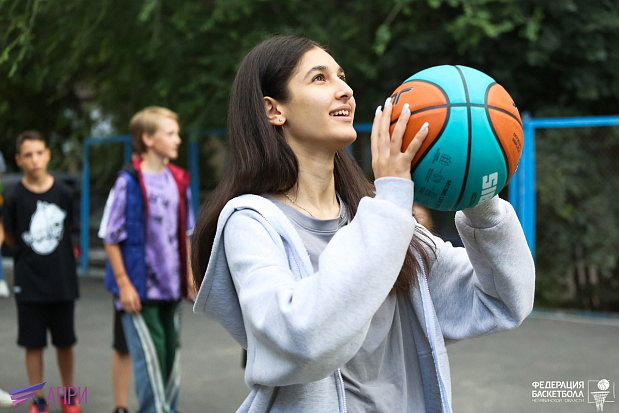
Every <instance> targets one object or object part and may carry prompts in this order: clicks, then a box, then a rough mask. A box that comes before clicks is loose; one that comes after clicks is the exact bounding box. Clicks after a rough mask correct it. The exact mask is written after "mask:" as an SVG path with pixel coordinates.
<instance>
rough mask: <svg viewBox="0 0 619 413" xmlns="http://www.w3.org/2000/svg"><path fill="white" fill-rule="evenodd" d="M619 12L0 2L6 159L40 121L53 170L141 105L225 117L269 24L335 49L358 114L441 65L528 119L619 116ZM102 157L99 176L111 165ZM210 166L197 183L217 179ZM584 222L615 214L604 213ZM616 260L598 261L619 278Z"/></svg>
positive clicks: (1, 140)
mask: <svg viewBox="0 0 619 413" xmlns="http://www.w3.org/2000/svg"><path fill="white" fill-rule="evenodd" d="M617 10H619V0H592V1H587V2H576V1H575V0H566V1H562V2H557V1H553V0H357V1H345V0H315V1H312V2H308V1H300V0H289V1H287V2H276V1H269V0H202V1H197V0H187V1H182V2H178V1H174V0H135V1H129V2H127V1H122V0H99V1H96V2H87V1H84V0H63V1H45V0H0V50H1V53H0V149H1V150H3V152H4V153H5V155H6V158H7V159H9V160H10V159H11V158H12V156H11V155H12V154H13V152H14V148H13V144H12V142H13V141H14V139H15V137H16V135H17V134H18V133H19V132H20V131H21V130H24V129H29V128H37V129H39V130H41V131H42V132H43V133H44V135H46V136H48V137H49V138H50V146H51V147H52V150H53V151H54V153H55V155H56V156H54V157H53V162H54V163H53V164H52V165H51V166H52V168H53V169H62V170H65V169H69V170H71V171H72V172H77V171H78V170H79V169H80V168H81V161H82V160H81V157H80V156H81V153H80V148H81V142H82V141H83V139H85V138H86V137H88V136H90V135H91V134H92V133H93V130H95V129H96V127H97V125H101V124H102V123H103V124H105V123H106V122H109V125H110V127H109V128H108V129H109V132H110V133H125V132H126V129H127V123H128V121H129V118H130V116H131V115H132V114H133V113H134V112H135V111H136V110H138V109H140V108H142V107H144V106H148V105H162V106H167V107H170V108H172V109H173V110H175V111H176V112H178V113H179V115H180V118H181V120H182V126H183V131H187V130H191V129H194V130H204V129H208V128H213V127H220V128H221V127H224V126H225V121H226V114H227V100H228V99H227V96H228V92H229V88H230V85H231V83H232V79H233V76H234V73H235V69H236V67H237V66H238V64H239V62H240V60H241V58H242V56H244V54H245V53H246V52H247V51H248V50H249V49H250V48H251V47H252V46H254V45H255V44H256V43H258V42H259V41H260V40H262V39H264V38H266V37H268V36H270V35H272V34H274V33H282V34H298V35H303V36H307V37H310V38H313V39H315V40H317V41H318V42H320V43H323V44H325V45H327V46H328V47H329V48H330V50H331V51H332V53H333V55H334V56H335V57H336V59H337V60H338V62H339V63H340V64H341V65H342V66H343V67H344V68H345V69H346V72H347V77H348V79H349V80H350V83H351V85H352V87H353V89H354V91H355V96H356V98H357V103H358V109H357V114H356V121H357V122H369V121H371V119H372V116H373V113H374V108H375V107H376V106H377V105H379V104H382V102H384V99H385V97H386V96H387V95H389V94H390V93H391V92H392V91H393V90H394V89H395V88H396V87H397V86H398V85H399V84H400V83H401V82H402V81H403V80H405V79H406V78H407V77H409V76H410V75H412V74H414V73H416V72H417V71H419V70H421V69H424V68H427V67H430V66H434V65H439V64H463V65H468V66H472V67H475V68H477V69H479V70H481V71H483V72H485V73H487V74H489V75H490V76H492V77H493V78H494V79H495V80H496V81H497V82H499V83H501V84H502V85H503V86H504V87H505V88H506V89H507V90H508V92H510V94H511V95H512V97H513V98H514V100H515V101H516V103H517V104H518V106H519V108H520V110H521V112H524V111H527V112H530V113H531V114H532V115H533V116H534V117H540V116H575V115H577V116H589V115H613V114H616V113H617V108H619V76H618V75H617V67H619V13H618V12H617ZM570 139H578V138H577V137H574V138H570ZM611 139H612V138H604V140H603V142H602V144H604V145H611V141H610V140H611ZM357 145H358V147H357V150H359V151H360V148H359V146H360V145H364V141H363V140H360V142H359V143H358V144H357ZM568 146H569V145H565V146H563V145H560V146H559V148H561V150H565V151H567V150H568V149H567V147H568ZM558 156H561V157H563V158H570V157H571V154H570V153H565V154H563V153H562V154H560V155H558ZM570 159H571V158H570ZM538 160H539V161H540V162H544V160H543V159H540V158H539V157H538ZM94 167H96V168H98V169H97V170H96V171H93V173H95V174H97V176H101V177H106V176H111V173H112V172H113V169H114V167H111V166H110V164H109V162H97V163H96V165H93V168H94ZM208 171H209V170H208V168H203V169H202V170H201V172H202V174H204V176H202V178H201V182H211V183H212V182H213V177H212V176H207V174H209V173H210V172H208ZM613 179H615V180H616V178H613ZM558 182H559V183H558V184H557V185H561V188H558V189H557V190H559V191H563V192H565V193H567V192H568V191H569V190H570V188H569V186H570V185H571V181H567V180H563V181H558ZM545 190H546V189H545ZM568 198H569V197H568ZM568 198H564V199H566V200H569V199H568ZM566 202H567V204H566V208H569V206H570V205H572V206H573V204H570V203H569V202H568V201H566ZM551 209H552V208H551ZM559 209H561V208H559ZM615 209H616V207H615ZM615 209H613V210H611V211H608V214H614V216H619V214H618V213H619V211H616V210H615ZM598 211H599V209H598ZM557 213H561V211H559V212H557ZM579 219H584V218H579ZM587 219H598V220H599V222H607V221H604V220H603V219H602V218H600V216H599V212H597V213H595V214H593V215H592V216H591V217H587ZM549 231H550V229H549ZM552 231H561V226H560V224H559V226H557V227H553V228H552ZM565 248H567V247H565ZM605 251H607V250H605ZM605 254H606V253H605ZM600 256H601V255H600ZM612 257H616V254H615V255H613V256H612ZM608 259H609V258H608V255H604V256H603V257H602V258H599V259H598V258H595V259H594V258H591V261H590V262H591V263H594V264H596V265H598V267H599V268H602V267H603V266H601V264H600V263H601V262H602V261H604V260H608ZM600 260H602V261H600ZM615 261H616V258H615ZM613 265H614V266H613ZM613 265H611V266H610V267H609V266H606V267H603V268H614V270H613V269H608V271H610V272H607V273H609V274H610V273H612V271H615V274H616V271H617V269H616V268H617V266H616V264H613ZM618 289H619V287H618Z"/></svg>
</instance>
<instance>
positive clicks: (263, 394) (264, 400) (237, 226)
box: [194, 178, 535, 413]
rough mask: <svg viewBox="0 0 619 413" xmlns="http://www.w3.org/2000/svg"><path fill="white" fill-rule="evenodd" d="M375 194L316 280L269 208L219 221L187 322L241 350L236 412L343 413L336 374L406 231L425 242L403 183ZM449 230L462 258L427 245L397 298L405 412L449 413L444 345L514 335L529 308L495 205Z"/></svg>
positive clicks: (500, 205) (387, 286) (519, 238)
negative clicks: (429, 250)
mask: <svg viewBox="0 0 619 413" xmlns="http://www.w3.org/2000/svg"><path fill="white" fill-rule="evenodd" d="M375 185H376V196H375V197H374V198H363V199H362V200H361V202H360V204H359V207H358V210H357V214H356V216H355V218H354V219H353V220H352V221H351V222H350V223H349V224H348V225H346V226H345V227H343V228H342V229H340V230H339V231H338V232H337V234H335V236H334V237H333V238H332V240H331V241H330V242H329V244H328V245H327V247H326V248H325V250H324V251H323V253H322V254H321V256H320V259H319V269H318V271H317V272H314V271H313V269H312V265H311V263H310V259H309V256H308V254H307V252H306V250H305V248H304V246H303V243H302V242H301V239H300V237H299V235H298V233H297V232H296V230H295V229H294V227H293V226H292V224H291V222H290V221H289V220H288V219H287V217H286V216H285V215H284V213H283V212H282V211H281V210H280V209H279V208H278V207H277V206H275V205H274V204H273V203H272V202H271V201H269V200H267V199H265V198H263V197H260V196H255V195H243V196H240V197H237V198H235V199H233V200H231V201H230V202H228V204H227V205H226V207H225V208H224V209H223V211H222V212H221V214H220V217H219V221H218V227H217V233H216V236H215V242H214V244H213V249H212V252H211V256H210V260H209V265H208V268H207V270H206V274H205V278H204V280H203V282H202V285H201V287H200V290H199V293H198V296H197V299H196V302H195V305H194V312H196V313H205V314H207V315H209V316H210V317H213V318H214V319H216V320H217V321H218V322H219V323H220V324H222V325H223V326H224V327H225V328H226V329H227V330H228V332H229V333H230V334H231V335H232V336H233V337H234V339H235V340H236V341H237V342H238V343H239V344H240V345H241V346H243V347H244V348H246V349H247V353H248V354H247V367H246V370H245V381H246V383H247V385H248V386H249V388H250V389H251V393H250V395H249V396H248V397H247V399H246V400H245V402H244V403H243V405H242V406H241V407H240V408H239V410H238V411H239V412H252V413H254V412H256V413H258V412H346V411H347V407H346V395H345V391H344V383H343V380H342V376H341V373H340V370H339V368H340V367H341V366H343V365H344V364H346V363H347V362H348V361H349V360H350V359H351V358H352V357H353V356H354V355H355V354H356V353H357V351H358V350H359V349H360V348H361V345H362V344H363V342H364V339H365V338H366V335H367V333H368V329H369V328H370V324H371V321H372V317H373V316H374V314H375V312H376V311H377V309H378V308H379V307H380V306H381V304H382V303H383V302H384V301H385V300H386V299H387V298H388V295H389V293H390V291H391V289H392V286H393V283H394V282H395V280H396V278H397V276H398V274H399V271H400V268H401V266H402V263H403V261H404V257H405V254H406V250H407V248H408V247H409V243H410V240H411V238H412V237H413V236H414V235H415V231H425V229H424V228H423V227H421V226H420V225H418V224H417V223H416V221H415V219H414V218H413V217H412V214H411V212H412V203H413V182H412V181H410V180H406V179H400V178H381V179H378V180H377V181H376V182H375ZM456 227H457V228H458V231H459V233H460V236H461V238H462V240H463V243H464V245H465V248H454V247H453V246H452V245H451V244H450V243H446V242H444V241H443V240H441V239H440V238H437V237H434V236H431V235H429V234H428V235H429V236H430V237H431V238H432V240H433V241H434V243H435V244H436V250H435V255H432V257H433V261H432V265H431V266H430V268H427V269H425V271H424V273H423V274H419V275H418V278H417V283H416V285H415V288H414V289H413V291H412V292H411V293H410V295H399V296H398V297H397V300H398V305H399V306H400V308H402V309H404V310H401V311H399V317H400V318H401V325H402V326H406V327H410V330H409V332H410V334H406V335H405V336H406V337H412V340H413V341H414V343H413V342H411V343H409V344H410V347H411V348H415V349H416V351H417V357H418V360H419V366H420V377H418V379H417V380H416V382H414V383H410V386H422V388H423V395H424V400H423V401H416V400H409V403H408V410H409V411H410V412H418V411H421V410H423V409H424V407H425V411H426V412H432V413H436V412H451V383H450V374H449V362H448V359H447V351H446V348H445V342H451V341H456V340H461V339H464V338H469V337H477V336H481V335H485V334H491V333H494V332H497V331H501V330H504V329H508V328H513V327H516V326H518V325H519V324H520V323H521V322H522V321H523V320H524V318H525V317H526V316H527V315H528V314H529V313H530V312H531V309H532V306H533V293H534V278H535V270H534V264H533V259H532V257H531V254H530V252H529V249H528V246H527V244H526V240H525V238H524V234H523V232H522V229H521V227H520V224H519V222H518V219H517V217H516V215H515V212H514V210H513V208H512V207H511V205H510V204H509V203H507V202H505V201H503V200H501V199H499V198H498V197H495V198H493V199H492V200H490V201H488V202H486V203H485V204H482V205H480V206H477V207H475V208H472V209H469V210H465V211H461V212H458V213H457V214H456ZM406 346H407V343H403V347H404V348H406ZM407 385H408V383H407Z"/></svg>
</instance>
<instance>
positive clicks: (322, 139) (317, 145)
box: [277, 48, 357, 155]
mask: <svg viewBox="0 0 619 413" xmlns="http://www.w3.org/2000/svg"><path fill="white" fill-rule="evenodd" d="M288 88H289V91H290V99H289V100H288V101H287V102H285V103H283V104H281V103H278V104H277V106H278V108H279V109H280V110H281V113H282V117H283V118H284V119H285V120H284V131H285V136H286V140H287V141H288V143H289V144H290V145H291V146H292V148H293V149H299V145H300V146H301V147H303V148H305V149H306V150H308V149H309V150H310V151H312V153H320V152H323V151H324V152H325V153H330V154H331V155H333V154H334V153H335V151H337V150H338V149H341V148H344V147H346V146H348V145H350V144H351V143H352V142H354V140H355V139H356V138H357V132H356V131H355V129H354V128H353V119H354V114H355V107H356V103H355V98H354V97H353V91H352V89H351V88H350V86H348V84H347V83H346V77H345V75H344V71H343V69H342V68H341V67H340V65H338V64H337V62H336V61H335V60H334V59H333V57H332V56H331V55H330V54H329V53H327V52H325V51H324V50H322V49H320V48H313V49H311V50H308V51H307V52H306V53H305V55H304V56H303V58H302V59H301V61H300V62H299V64H298V65H297V69H296V71H295V73H294V74H293V75H292V77H291V79H290V81H289V83H288Z"/></svg>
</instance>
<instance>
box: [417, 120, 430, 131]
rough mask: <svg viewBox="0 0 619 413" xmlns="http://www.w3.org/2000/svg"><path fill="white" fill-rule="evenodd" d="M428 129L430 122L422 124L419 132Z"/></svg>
mask: <svg viewBox="0 0 619 413" xmlns="http://www.w3.org/2000/svg"><path fill="white" fill-rule="evenodd" d="M427 130H428V122H426V123H424V124H423V125H421V129H419V132H425V131H427Z"/></svg>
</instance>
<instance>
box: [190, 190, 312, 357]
mask: <svg viewBox="0 0 619 413" xmlns="http://www.w3.org/2000/svg"><path fill="white" fill-rule="evenodd" d="M242 209H251V210H254V211H256V212H257V213H258V214H259V219H261V220H264V222H263V224H264V226H265V228H269V230H270V231H272V233H271V236H272V237H273V238H274V239H280V243H281V244H282V245H281V246H282V248H283V249H284V251H283V252H285V253H289V254H292V255H293V256H294V261H295V262H296V264H297V265H296V268H293V269H292V270H293V272H295V274H296V275H297V276H298V277H299V278H304V277H306V276H308V275H310V274H311V273H312V270H311V268H312V265H311V262H310V258H309V255H308V254H307V252H306V251H305V247H304V246H303V242H302V241H301V238H300V237H299V234H298V233H297V232H296V230H295V229H294V227H293V226H292V224H291V223H290V221H289V220H288V218H287V217H286V216H285V214H284V213H283V212H282V211H281V210H280V209H279V208H277V206H275V205H274V204H273V203H272V202H271V201H269V200H267V199H265V198H263V197H261V196H258V195H249V194H248V195H241V196H239V197H236V198H234V199H232V200H231V201H229V202H228V203H227V204H226V206H225V207H224V209H223V210H222V211H221V214H220V215H219V220H218V221H217V232H216V233H215V239H214V242H213V248H212V250H211V256H210V258H209V264H208V266H207V268H206V272H205V274H204V279H203V280H202V285H201V286H200V290H199V291H198V295H197V296H196V301H195V303H194V305H193V312H194V313H196V314H205V315H206V316H208V317H210V318H212V319H214V320H216V321H217V322H218V323H220V324H221V325H222V326H223V327H224V328H225V329H226V330H227V331H228V333H230V335H231V336H232V337H233V338H234V339H235V340H236V341H237V342H238V343H239V344H240V345H241V346H242V347H243V348H245V349H246V348H247V335H246V333H245V325H244V322H243V314H242V311H241V304H240V303H239V298H238V295H237V293H236V288H235V286H234V281H233V280H232V275H231V274H230V269H229V268H228V261H227V259H226V252H225V248H224V245H223V242H222V234H223V230H224V227H225V225H226V222H227V221H228V219H229V218H230V216H232V214H233V213H234V212H235V211H237V210H242ZM299 251H302V252H301V253H299Z"/></svg>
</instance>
